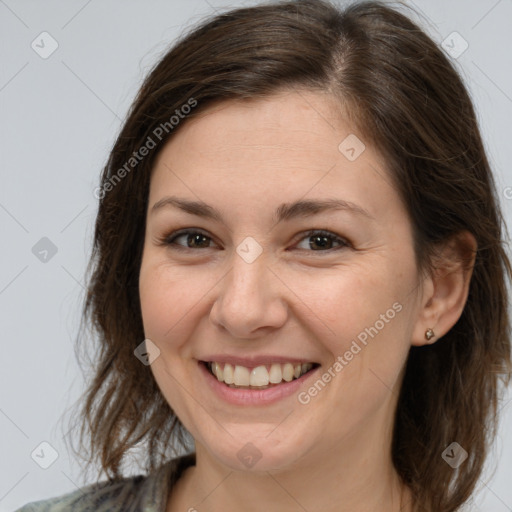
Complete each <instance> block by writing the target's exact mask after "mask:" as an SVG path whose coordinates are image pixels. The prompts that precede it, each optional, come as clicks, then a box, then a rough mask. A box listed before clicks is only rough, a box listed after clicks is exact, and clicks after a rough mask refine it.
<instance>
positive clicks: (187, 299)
mask: <svg viewBox="0 0 512 512" xmlns="http://www.w3.org/2000/svg"><path fill="white" fill-rule="evenodd" d="M188 283H189V286H187V280H186V278H185V277H184V276H182V275H180V273H179V272H176V271H172V269H169V268H168V267H166V266H165V265H158V264H151V263H149V262H148V263H146V264H144V262H143V264H142V266H141V272H140V278H139V294H140V303H141V311H142V320H143V324H144V332H145V335H146V337H148V338H150V339H154V340H155V341H158V340H159V341H164V340H166V339H167V338H168V337H169V336H170V335H171V333H173V334H174V330H175V329H176V328H177V326H178V325H179V321H180V318H182V317H183V316H184V315H185V313H186V311H187V310H191V309H192V307H193V305H194V303H196V302H197V300H196V297H195V294H194V289H195V288H194V286H190V281H189V282H188Z"/></svg>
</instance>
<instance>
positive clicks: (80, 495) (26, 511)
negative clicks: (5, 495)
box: [15, 453, 195, 512]
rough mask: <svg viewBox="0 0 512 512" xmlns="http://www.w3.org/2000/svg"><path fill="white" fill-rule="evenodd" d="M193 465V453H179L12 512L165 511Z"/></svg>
mask: <svg viewBox="0 0 512 512" xmlns="http://www.w3.org/2000/svg"><path fill="white" fill-rule="evenodd" d="M193 465H195V453H192V454H188V455H182V456H181V457H178V458H176V459H172V460H170V461H169V462H167V463H166V464H164V465H163V466H161V467H160V468H159V469H158V470H157V471H155V472H154V473H152V474H150V475H147V476H143V475H137V476H132V477H125V478H121V479H117V480H113V481H104V482H99V483H96V484H92V485H88V486H86V487H82V488H81V489H78V490H77V491H74V492H71V493H69V494H64V495H62V496H58V497H55V498H50V499H48V500H42V501H37V502H32V503H28V504H27V505H24V506H23V507H21V508H20V509H18V510H16V511H15V512H165V509H166V507H167V500H168V497H169V492H170V490H171V489H172V487H173V485H174V484H175V483H176V481H177V480H178V478H179V477H180V476H181V474H182V472H183V471H184V470H185V469H186V468H187V467H189V466H193Z"/></svg>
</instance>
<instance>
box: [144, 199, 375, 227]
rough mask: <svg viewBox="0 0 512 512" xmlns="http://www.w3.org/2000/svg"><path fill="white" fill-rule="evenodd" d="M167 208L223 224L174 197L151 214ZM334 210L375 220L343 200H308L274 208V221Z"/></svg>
mask: <svg viewBox="0 0 512 512" xmlns="http://www.w3.org/2000/svg"><path fill="white" fill-rule="evenodd" d="M169 206H171V207H176V208H179V209H180V210H183V211H184V212H186V213H190V214H191V215H197V216H198V217H204V218H206V219H212V220H215V221H218V222H222V223H224V220H223V218H222V215H221V214H220V213H219V212H218V211H217V210H216V209H215V208H213V207H211V206H210V205H208V204H206V203H204V202H202V201H191V200H189V199H184V198H179V197H175V196H168V197H164V198H162V199H160V200H159V201H157V202H156V203H155V204H154V205H153V206H152V208H151V213H154V212H155V211H158V210H160V209H162V208H164V207H169ZM335 210H337V211H340V210H341V211H347V212H350V213H355V214H358V215H361V216H364V217H367V218H368V219H370V220H375V217H373V216H372V215H370V213H368V211H367V210H365V209H364V208H362V207H361V206H359V205H357V204H355V203H352V202H350V201H345V200H343V199H316V200H311V199H310V200H299V201H295V202H293V203H282V204H281V205H279V206H278V207H277V208H276V211H275V213H274V220H275V221H276V222H282V221H286V220H291V219H294V218H297V217H309V216H311V215H318V214H320V213H323V212H326V211H335Z"/></svg>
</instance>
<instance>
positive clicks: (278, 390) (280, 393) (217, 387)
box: [198, 361, 320, 405]
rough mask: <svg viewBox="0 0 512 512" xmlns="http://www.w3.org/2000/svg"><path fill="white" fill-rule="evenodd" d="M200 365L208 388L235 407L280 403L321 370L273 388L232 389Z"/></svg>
mask: <svg viewBox="0 0 512 512" xmlns="http://www.w3.org/2000/svg"><path fill="white" fill-rule="evenodd" d="M198 364H199V369H200V371H201V373H202V374H203V375H204V376H205V378H206V382H207V384H208V386H209V387H210V388H211V389H213V391H214V392H215V394H216V395H218V396H219V397H220V398H222V399H223V400H225V401H226V402H229V403H230V404H235V405H267V404H272V403H275V402H278V401H279V400H281V399H283V398H286V397H288V396H290V395H293V394H294V393H297V391H298V390H299V388H300V387H301V386H302V385H303V384H304V383H305V382H306V381H307V380H308V379H309V378H310V377H312V376H313V375H315V374H316V373H317V371H318V370H319V369H320V366H318V367H316V368H315V369H313V370H310V371H309V372H307V373H305V374H304V375H302V376H301V377H299V378H298V379H294V380H292V381H290V382H285V383H283V384H279V385H277V386H273V387H271V388H267V389H241V388H231V387H229V386H228V385H226V384H224V383H223V382H220V381H219V380H218V379H217V378H216V377H215V376H213V375H212V374H211V373H210V372H209V371H208V369H207V368H206V365H205V364H204V363H202V362H200V361H198Z"/></svg>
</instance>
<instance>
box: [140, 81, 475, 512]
mask: <svg viewBox="0 0 512 512" xmlns="http://www.w3.org/2000/svg"><path fill="white" fill-rule="evenodd" d="M337 112H339V111H338V110H337V109H336V108H335V104H334V100H333V99H332V98H331V97H330V96H328V95H326V94H322V93H319V92H313V91H300V92H299V91H292V92H290V91H286V92H284V91H283V92H280V93H278V94H275V95H273V96H271V97H268V98H266V99H264V100H257V101H246V102H242V101H229V102H223V103H220V104H216V105H214V106H212V107H209V108H207V109H205V110H203V111H202V112H201V114H200V115H199V116H198V117H196V118H194V119H189V120H187V121H186V122H184V123H183V125H181V126H180V127H179V131H177V132H176V134H175V135H174V137H173V138H172V139H171V140H170V141H169V142H168V143H167V144H166V145H165V147H164V148H163V150H162V152H161V153H160V154H159V156H158V158H157V160H156V163H155V166H154V168H153V173H152V176H151V183H150V191H149V203H148V215H147V226H146V235H145V243H144V252H143V259H142V264H141V269H140V282H139V284H140V301H141V308H142V315H143V322H144V329H145V335H146V338H149V339H151V340H152V341H153V342H154V343H155V344H156V345H157V346H158V348H159V350H160V355H159V357H157V358H156V360H155V361H154V362H153V363H152V365H151V369H152V372H153V374H154V377H155V379H156V381H157V383H158V385H159V387H160V389H161V391H162V393H163V395H164V396H165V398H166V400H167V401H168V403H169V404H170V406H171V408H172V409H173V410H174V411H175V412H176V414H177V415H178V417H179V418H180V420H181V421H182V423H183V424H184V425H185V427H186V428H187V429H188V430H189V432H190V433H191V434H192V436H193V437H194V439H195V444H196V459H197V464H196V466H193V467H191V468H190V469H188V470H186V471H185V472H184V474H183V476H182V477H181V479H180V480H179V481H178V483H177V485H176V487H175V488H174V489H173V491H172V492H171V495H170V496H169V497H168V502H167V511H168V512H174V511H178V510H180V511H187V510H189V509H192V510H194V508H195V509H196V510H198V511H201V512H203V511H220V510H245V511H256V510H266V511H270V512H274V511H275V512H277V511H279V512H283V511H285V512H286V511H292V510H293V511H296V510H307V511H308V512H313V511H315V512H316V511H322V512H329V511H337V512H340V511H341V512H348V511H350V512H363V511H376V510H382V511H386V512H389V511H399V510H402V511H408V510H411V508H410V495H409V493H408V490H407V489H406V488H404V487H403V486H402V485H401V484H400V481H399V478H398V476H397V474H396V472H395V470H394V468H393V465H392V462H391V434H392V427H393V415H394V412H395V408H396V401H397V397H398V392H399V387H400V384H401V380H402V370H403V368H404V364H405V361H406V358H407V354H408V351H409V349H410V347H411V345H424V344H427V343H434V342H436V341H437V340H438V339H439V337H441V336H442V335H443V334H445V333H446V332H447V331H448V330H449V329H450V328H451V327H452V326H453V325H454V324H455V322H456V321H457V319H458V318H459V316H460V314H461V312H462V309H463V307H464V303H465V301H466V298H467V292H468V286H469V279H470V276H471V272H470V271H468V272H465V271H463V269H462V267H460V266H458V264H457V263H456V262H455V260H454V256H457V255H458V254H461V253H462V252H463V249H464V250H465V248H467V247H468V246H473V248H474V240H473V239H472V238H471V237H470V235H467V234H465V235H463V236H461V239H460V241H454V243H453V244H451V245H450V246H447V248H446V249H445V250H443V252H442V256H443V258H444V259H443V258H441V259H440V263H439V269H440V270H439V271H438V272H436V273H435V274H433V275H432V276H430V277H422V276H421V275H420V273H419V271H418V268H417V267H416V263H415V257H414V251H413V243H412V240H413V239H412V228H411V224H410V221H409V218H408V215H407V213H406V211H405V209H404V206H403V204H402V202H401V200H400V197H399V195H398V193H397V191H396V190H395V189H394V188H393V187H392V186H391V182H390V178H389V173H388V171H387V170H386V168H385V162H384V161H383V159H382V158H381V157H380V155H379V154H378V153H377V152H376V151H375V150H374V149H373V148H372V146H371V144H370V143H369V142H368V141H365V140H364V136H363V135H361V134H359V133H358V132H357V131H356V130H355V128H354V127H353V126H351V124H350V123H349V122H348V121H347V120H346V119H343V117H342V116H340V115H339V113H337ZM350 134H355V135H357V136H358V137H359V139H360V140H361V141H363V142H364V143H365V145H366V149H365V150H364V151H363V152H362V153H361V154H360V156H359V157H358V158H357V159H355V160H354V161H349V159H347V158H346V156H345V155H344V154H343V153H342V152H341V151H340V150H339V149H338V146H339V144H340V142H342V141H343V140H344V139H345V138H346V137H347V136H348V135H350ZM170 195H174V196H178V197H181V198H186V199H189V200H201V201H204V202H206V203H208V204H209V205H211V206H212V207H214V208H215V209H217V210H218V211H219V212H220V213H221V215H222V216H223V218H224V220H225V223H221V222H217V221H215V220H211V219H204V218H201V217H198V216H195V215H192V214H189V213H185V212H183V211H181V210H179V209H177V208H175V207H171V206H169V207H163V208H160V209H158V210H155V211H151V209H152V206H153V205H154V204H155V203H156V202H158V201H160V200H161V199H162V198H164V197H166V196H170ZM326 198H339V199H344V200H347V201H351V202H353V203H355V204H357V205H359V206H360V207H361V208H364V209H365V210H367V212H368V213H369V214H370V215H371V216H372V217H373V219H370V218H367V217H365V216H364V215H360V214H356V213H353V212H350V211H341V210H337V211H328V212H323V213H321V214H318V215H309V216H304V217H300V218H296V219H292V220H289V221H283V222H281V223H279V224H276V223H275V222H274V220H273V219H272V215H273V212H274V210H275V208H277V206H278V205H280V204H281V203H289V202H292V201H295V200H298V199H326ZM183 228H196V229H199V230H201V231H202V232H203V233H204V235H206V236H207V237H209V238H206V239H199V241H197V240H196V245H194V239H192V240H190V239H189V245H188V246H187V236H186V235H185V236H182V237H180V238H179V239H177V240H175V243H176V244H180V245H181V246H182V247H183V248H186V247H189V248H188V250H184V251H179V250H177V249H176V248H175V247H176V246H172V245H165V244H164V243H162V239H165V237H166V236H168V235H169V234H171V233H173V232H175V231H177V230H179V229H183ZM313 229H324V230H327V231H329V232H331V233H333V234H334V235H335V236H336V235H337V236H339V237H341V238H342V239H346V240H347V241H348V245H342V244H340V243H338V242H336V240H335V239H329V240H328V245H327V246H326V247H322V246H319V245H318V244H316V245H315V241H316V240H317V239H316V238H315V237H314V236H313V237H312V236H311V235H306V234H305V233H306V232H307V231H309V230H313ZM247 236H250V237H252V238H253V239H254V240H256V241H257V242H258V244H259V245H260V246H261V248H262V253H261V254H260V255H259V256H258V257H257V258H256V259H255V260H254V261H253V262H252V263H248V262H247V261H245V260H244V259H243V258H242V257H240V256H239V254H238V253H237V252H236V248H237V247H238V246H239V244H240V243H241V242H242V241H243V240H244V239H245V238H246V237H247ZM310 242H311V243H312V244H313V248H311V246H310ZM329 243H330V244H332V245H329ZM395 303H399V304H400V305H401V306H402V308H401V310H400V312H397V313H396V315H394V318H393V319H391V320H389V321H388V322H386V323H385V326H384V327H383V328H381V329H380V330H379V331H378V334H377V335H375V336H374V337H373V338H369V341H368V343H367V345H366V346H363V345H361V344H360V345H361V347H362V349H361V351H360V352H358V353H357V354H356V355H354V357H353V359H352V360H351V361H349V362H348V364H347V365H346V366H344V367H343V369H342V371H340V372H338V373H336V377H334V378H332V379H331V380H330V382H329V383H328V384H327V385H326V386H325V387H324V388H323V389H322V390H321V391H320V392H319V393H318V394H317V395H316V396H314V397H313V398H312V399H311V400H310V402H309V403H307V404H303V403H300V402H299V400H298V397H297V393H295V394H292V395H291V396H289V397H287V398H285V399H282V400H280V401H279V402H277V403H275V404H270V405H265V406H250V407H248V406H240V405H232V404H228V403H226V402H224V401H222V400H221V399H220V398H218V397H217V396H216V395H215V394H214V393H213V391H212V390H211V389H210V388H209V387H208V385H207V384H206V381H205V379H204V378H203V376H202V375H201V374H200V372H199V369H198V366H197V359H202V356H205V355H206V354H212V353H225V354H233V355H239V356H249V355H257V354H278V355H291V356H294V357H304V358H305V359H306V360H309V361H315V362H318V363H320V364H321V367H322V368H321V371H320V375H321V374H322V373H324V372H326V371H328V369H329V368H332V366H333V363H334V361H335V360H336V358H337V357H338V356H340V355H341V356H343V354H344V353H345V352H346V351H347V350H348V349H349V348H350V346H351V343H352V341H353V340H354V339H356V337H357V335H358V334H359V333H361V332H362V331H364V330H365V328H368V327H370V326H374V325H375V323H376V321H377V320H379V318H381V317H380V315H383V314H386V311H388V310H389V309H390V308H392V305H393V304H395ZM429 327H431V328H433V329H434V331H435V333H436V336H435V337H434V338H433V339H432V340H430V341H427V340H426V338H425V330H426V329H427V328H429ZM440 342H441V343H442V340H441V341H440ZM310 385H311V384H308V386H310ZM307 389H308V388H307V387H306V386H304V388H301V391H304V390H306V391H307ZM247 442H251V443H253V444H254V445H255V446H256V447H257V449H258V450H259V452H260V453H261V459H260V460H259V461H258V462H257V463H256V464H255V465H254V466H252V467H250V468H249V467H246V466H245V465H244V464H242V463H241V461H240V460H239V459H238V457H237V453H238V452H239V450H240V449H242V448H243V447H244V446H245V445H246V443H247ZM402 493H403V495H402V500H403V502H402V508H401V506H400V495H401V494H402Z"/></svg>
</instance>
